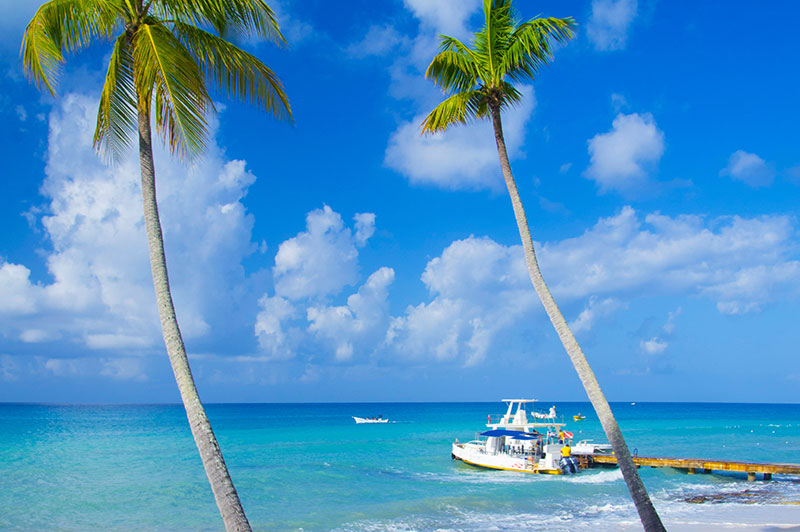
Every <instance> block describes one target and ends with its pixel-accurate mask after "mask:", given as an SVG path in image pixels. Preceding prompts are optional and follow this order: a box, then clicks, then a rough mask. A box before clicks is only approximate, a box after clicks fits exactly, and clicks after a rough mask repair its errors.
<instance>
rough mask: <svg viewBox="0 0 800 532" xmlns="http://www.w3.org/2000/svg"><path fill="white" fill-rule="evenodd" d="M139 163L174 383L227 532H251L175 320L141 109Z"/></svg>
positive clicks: (150, 151)
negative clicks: (198, 392)
mask: <svg viewBox="0 0 800 532" xmlns="http://www.w3.org/2000/svg"><path fill="white" fill-rule="evenodd" d="M139 162H140V164H141V169H142V199H143V201H144V223H145V228H146V230H147V244H148V246H149V248H150V268H151V269H152V271H153V285H154V287H155V290H156V302H157V304H158V313H159V315H160V317H161V330H162V332H163V334H164V343H165V344H166V346H167V354H168V355H169V362H170V364H171V366H172V371H173V373H174V374H175V381H176V382H177V383H178V389H179V390H180V393H181V399H182V400H183V406H184V408H185V409H186V417H187V418H188V419H189V426H190V427H191V430H192V436H194V441H195V443H196V444H197V449H198V451H199V452H200V457H201V458H202V460H203V467H204V468H205V470H206V475H207V476H208V481H209V483H210V484H211V490H212V491H213V492H214V498H215V499H216V501H217V506H218V507H219V511H220V513H221V514H222V520H223V521H224V522H225V530H227V531H228V532H232V531H237V532H250V530H251V529H250V523H249V522H248V521H247V517H246V516H245V515H244V509H243V508H242V503H241V501H239V495H238V494H237V493H236V488H235V487H234V486H233V481H232V480H231V477H230V474H229V473H228V468H227V467H226V465H225V460H224V459H223V458H222V451H220V448H219V444H218V443H217V438H216V436H214V431H213V430H211V423H210V422H209V421H208V417H207V416H206V412H205V410H204V409H203V404H202V403H201V402H200V396H199V395H198V394H197V388H196V387H195V384H194V379H193V378H192V371H191V369H190V368H189V359H188V358H187V357H186V348H185V346H184V344H183V338H181V331H180V329H179V328H178V320H177V318H176V317H175V307H174V305H173V304H172V294H171V293H170V289H169V278H168V277H167V261H166V256H165V255H164V240H163V238H162V235H161V222H160V221H159V219H158V204H157V202H156V183H155V168H154V166H153V147H152V136H151V132H150V117H149V116H148V114H147V113H145V112H143V111H142V110H139Z"/></svg>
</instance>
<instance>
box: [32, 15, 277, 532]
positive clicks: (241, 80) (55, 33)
mask: <svg viewBox="0 0 800 532" xmlns="http://www.w3.org/2000/svg"><path fill="white" fill-rule="evenodd" d="M248 34H255V35H256V36H258V37H263V38H266V39H268V40H270V41H272V42H274V43H275V44H279V45H282V44H285V42H286V41H285V39H284V38H283V35H282V34H281V32H280V29H279V28H278V23H277V20H276V19H275V15H274V13H273V12H272V10H271V9H270V8H269V6H267V4H266V3H265V2H264V1H263V0H50V1H49V2H46V3H45V4H44V5H42V6H41V7H40V8H39V9H38V11H37V12H36V14H35V15H34V17H33V19H32V20H31V21H30V23H29V24H28V26H27V28H26V29H25V35H24V37H23V41H22V58H23V64H24V67H25V71H26V73H27V75H28V76H29V78H32V80H33V81H34V82H35V84H36V86H37V87H38V88H41V86H42V85H44V86H45V87H46V88H47V89H48V91H49V92H50V93H51V94H53V95H55V92H54V84H55V83H54V82H55V80H56V77H57V74H58V71H59V69H60V66H61V64H62V63H63V62H64V60H65V57H64V54H65V52H72V51H76V50H79V49H81V48H85V47H87V46H88V45H89V44H91V43H92V42H93V41H95V40H97V39H107V40H109V41H113V48H112V50H111V56H110V60H109V64H108V71H107V74H106V79H105V84H104V86H103V91H102V94H101V95H100V108H99V111H98V113H97V128H96V130H95V134H94V145H95V148H97V149H98V150H99V151H105V152H109V153H110V154H111V155H114V156H116V155H120V154H121V153H122V151H123V150H124V149H125V148H126V147H127V146H128V145H129V144H130V143H131V141H132V140H133V135H134V134H133V132H134V131H135V132H138V140H139V161H140V165H141V174H142V198H143V203H144V220H145V228H146V231H147V243H148V246H149V249H150V267H151V269H152V273H153V285H154V287H155V291H156V301H157V303H158V310H159V315H160V318H161V329H162V332H163V335H164V342H165V344H166V348H167V353H168V355H169V360H170V364H171V366H172V370H173V372H174V374H175V380H176V381H177V384H178V389H179V390H180V394H181V399H182V401H183V405H184V407H185V409H186V416H187V418H188V420H189V426H190V427H191V431H192V435H193V436H194V440H195V443H196V444H197V448H198V451H199V452H200V456H201V458H202V461H203V467H204V468H205V471H206V475H207V476H208V480H209V483H210V484H211V489H212V491H213V493H214V498H215V499H216V502H217V506H218V507H219V510H220V513H221V515H222V519H223V521H224V523H225V528H226V530H228V531H233V530H237V531H249V530H250V524H249V522H248V521H247V517H246V516H245V514H244V510H243V508H242V505H241V502H240V500H239V496H238V494H237V493H236V488H235V487H234V485H233V482H232V481H231V477H230V474H229V473H228V469H227V467H226V465H225V460H224V459H223V457H222V452H221V451H220V448H219V444H218V443H217V439H216V437H215V436H214V432H213V430H212V429H211V424H210V423H209V420H208V417H207V416H206V413H205V410H204V408H203V405H202V403H201V402H200V397H199V395H198V393H197V388H196V387H195V383H194V379H193V377H192V373H191V370H190V368H189V360H188V358H187V356H186V348H185V346H184V343H183V339H182V338H181V332H180V329H179V328H178V321H177V319H176V316H175V308H174V305H173V302H172V295H171V293H170V287H169V278H168V276H167V263H166V257H165V255H164V241H163V239H162V234H161V223H160V221H159V217H158V204H157V202H156V186H155V168H154V166H153V147H152V135H151V129H150V128H151V118H153V117H154V118H155V125H156V132H157V133H158V134H160V135H161V137H162V138H163V140H164V141H165V142H166V143H167V145H168V146H169V148H170V150H171V151H172V153H173V154H177V155H178V156H180V157H181V158H187V157H192V156H194V155H196V154H198V153H200V152H201V151H202V149H203V148H204V146H205V138H206V134H207V122H206V115H207V113H208V112H210V111H213V110H214V105H213V103H212V101H211V96H210V94H209V92H208V91H209V88H208V86H207V84H206V77H208V78H209V80H210V81H211V82H212V83H213V84H214V85H215V86H216V88H217V89H219V90H221V91H223V92H227V93H229V94H230V95H233V96H236V97H238V98H240V99H242V100H246V101H249V102H251V103H254V104H256V105H257V106H258V107H260V108H263V109H265V110H266V111H268V112H269V113H270V114H272V115H274V116H276V117H279V118H286V119H289V120H291V109H290V107H289V101H288V99H287V97H286V94H285V93H284V91H283V87H282V85H281V83H280V81H279V80H278V78H277V77H276V76H275V74H274V73H273V72H272V70H270V69H269V68H268V67H267V66H266V65H265V64H264V63H262V62H261V61H259V60H258V59H257V58H256V57H255V56H253V55H251V54H249V53H247V52H245V51H244V50H242V49H240V48H238V47H237V46H235V45H234V44H232V43H231V42H229V41H228V40H226V38H225V37H226V36H229V35H248ZM154 103H155V108H154V107H153V104H154Z"/></svg>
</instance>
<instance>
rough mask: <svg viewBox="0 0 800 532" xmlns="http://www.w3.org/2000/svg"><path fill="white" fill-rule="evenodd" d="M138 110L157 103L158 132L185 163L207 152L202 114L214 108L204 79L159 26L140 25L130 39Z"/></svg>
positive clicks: (146, 109) (190, 57) (168, 34)
mask: <svg viewBox="0 0 800 532" xmlns="http://www.w3.org/2000/svg"><path fill="white" fill-rule="evenodd" d="M133 61H134V72H135V82H136V86H137V90H138V95H139V106H140V107H141V109H142V110H143V111H145V112H147V114H148V116H149V115H150V109H151V105H152V103H153V101H154V102H155V105H156V107H155V118H156V131H158V132H159V133H160V134H161V136H162V137H163V138H164V140H165V142H166V143H167V144H168V145H169V147H170V149H171V150H172V152H173V153H176V154H178V155H179V156H180V157H182V158H184V157H187V156H193V155H195V154H197V153H199V152H200V151H202V149H203V148H204V147H205V140H206V139H205V137H206V132H207V130H206V118H205V115H206V112H207V111H208V110H209V109H210V108H213V104H212V102H211V98H210V97H209V95H208V91H207V89H206V84H205V78H204V77H203V74H202V72H201V71H200V69H199V68H198V65H197V63H196V62H195V61H194V58H193V57H192V55H191V54H190V53H189V51H188V50H187V49H186V48H185V47H184V46H183V45H182V44H181V42H180V41H178V39H177V38H175V36H174V35H172V33H171V32H170V31H169V30H168V29H167V28H166V27H164V26H163V25H161V24H142V25H141V26H140V27H139V29H138V30H137V32H136V34H135V35H134V36H133Z"/></svg>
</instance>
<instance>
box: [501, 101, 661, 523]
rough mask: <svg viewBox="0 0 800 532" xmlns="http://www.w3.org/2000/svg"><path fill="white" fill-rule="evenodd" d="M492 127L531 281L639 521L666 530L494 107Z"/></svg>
mask: <svg viewBox="0 0 800 532" xmlns="http://www.w3.org/2000/svg"><path fill="white" fill-rule="evenodd" d="M491 111H492V124H493V125H494V136H495V140H496V141H497V153H498V155H499V156H500V166H501V167H502V169H503V178H504V179H505V182H506V187H507V188H508V194H509V196H511V204H512V205H513V207H514V216H515V217H516V220H517V227H518V228H519V235H520V237H521V239H522V247H523V249H524V251H525V262H526V263H527V265H528V273H529V274H530V276H531V282H532V283H533V287H534V288H535V289H536V293H537V294H538V296H539V299H540V300H541V301H542V304H543V305H544V308H545V310H546V311H547V315H548V316H549V317H550V321H551V322H552V323H553V327H555V329H556V332H557V333H558V336H559V338H560V339H561V343H562V344H563V345H564V349H566V351H567V354H568V355H569V358H570V360H571V361H572V365H573V366H575V371H577V372H578V377H580V379H581V383H582V384H583V387H584V388H585V389H586V394H587V395H588V396H589V400H590V401H591V402H592V406H593V407H594V410H595V412H597V417H598V418H599V419H600V423H601V425H602V426H603V430H604V431H605V433H606V437H607V438H608V441H609V443H610V444H611V446H612V447H613V449H614V454H615V456H616V457H617V463H618V464H619V467H620V469H621V470H622V476H623V478H624V479H625V483H626V484H627V485H628V490H629V491H630V493H631V497H632V498H633V503H634V504H635V505H636V511H637V512H639V518H640V519H641V521H642V525H643V526H644V529H645V530H646V531H647V532H651V531H653V532H656V531H663V530H665V528H664V525H663V524H662V523H661V518H660V517H659V516H658V513H657V512H656V510H655V508H654V507H653V503H652V502H651V501H650V497H649V496H648V495H647V490H646V489H645V487H644V484H643V483H642V479H641V478H639V473H638V472H637V471H636V465H635V464H634V463H633V459H632V458H631V454H630V451H629V450H628V446H627V445H626V444H625V439H624V438H623V437H622V431H621V430H620V428H619V425H618V424H617V420H616V419H615V418H614V414H613V413H612V412H611V407H610V406H609V404H608V401H607V400H606V398H605V395H603V390H601V389H600V383H598V382H597V377H595V375H594V371H592V368H591V367H590V366H589V362H588V361H587V360H586V356H585V355H584V354H583V350H581V347H580V345H578V341H577V340H576V339H575V335H573V334H572V331H571V330H570V329H569V326H568V325H567V322H566V320H564V316H563V315H562V314H561V310H559V308H558V305H556V302H555V300H554V299H553V296H552V295H551V294H550V289H548V288H547V285H546V284H545V282H544V278H543V277H542V273H541V271H540V270H539V263H538V262H537V260H536V253H535V251H534V249H533V240H531V232H530V229H529V228H528V219H527V217H526V216H525V209H524V208H523V207H522V200H521V199H520V197H519V192H518V191H517V185H516V183H515V182H514V176H513V174H512V173H511V165H510V164H509V162H508V153H507V152H506V144H505V139H504V138H503V125H502V123H501V121H500V109H499V108H495V107H493V108H492V110H491Z"/></svg>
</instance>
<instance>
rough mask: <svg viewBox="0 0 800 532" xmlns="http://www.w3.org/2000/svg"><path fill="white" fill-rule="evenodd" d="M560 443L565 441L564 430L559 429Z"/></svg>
mask: <svg viewBox="0 0 800 532" xmlns="http://www.w3.org/2000/svg"><path fill="white" fill-rule="evenodd" d="M558 443H564V431H563V430H561V429H558Z"/></svg>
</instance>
